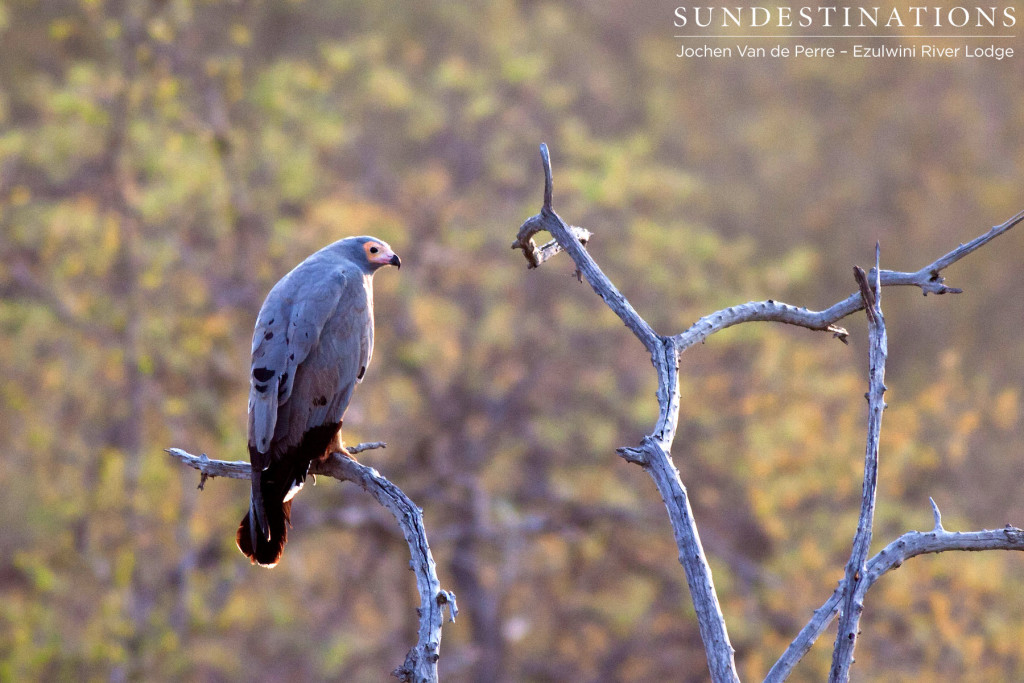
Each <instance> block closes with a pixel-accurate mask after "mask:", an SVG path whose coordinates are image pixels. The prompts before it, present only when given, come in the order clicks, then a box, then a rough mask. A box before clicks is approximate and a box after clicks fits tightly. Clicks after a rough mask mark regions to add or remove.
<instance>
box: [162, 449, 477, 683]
mask: <svg viewBox="0 0 1024 683" xmlns="http://www.w3.org/2000/svg"><path fill="white" fill-rule="evenodd" d="M383 446H384V444H383V443H382V442H373V443H365V444H359V445H358V446H350V447H348V448H347V450H348V451H349V453H352V454H354V453H358V452H361V451H364V450H369V449H371V448H382V447H383ZM167 452H168V453H170V454H171V455H172V456H174V457H175V458H177V459H178V460H180V461H182V462H183V463H185V464H186V465H188V466H189V467H193V468H195V469H197V470H199V472H200V473H201V475H202V478H201V480H200V484H199V485H200V488H202V486H203V485H204V484H205V483H206V480H207V478H209V477H229V478H232V479H244V480H246V481H249V480H250V477H251V471H252V470H251V467H250V465H249V463H247V462H244V461H233V462H228V461H224V460H211V459H210V458H208V457H206V455H205V454H203V455H198V456H197V455H192V454H191V453H187V452H186V451H183V450H181V449H180V448H168V449H167ZM309 471H310V473H312V474H321V475H324V476H327V477H333V478H334V479H338V480H339V481H351V482H353V483H356V484H359V486H361V487H362V488H363V490H364V491H366V492H368V493H369V494H370V495H372V496H373V497H374V498H375V499H376V500H377V502H378V503H380V504H381V505H382V506H383V507H385V508H387V510H388V511H389V512H390V513H391V514H392V515H393V516H394V517H395V520H396V521H397V522H398V525H399V526H400V527H401V529H402V535H403V536H404V537H405V541H406V543H408V545H409V553H410V555H411V558H412V559H411V561H410V563H409V564H410V567H411V568H412V570H413V572H415V574H416V588H417V590H418V591H419V594H420V607H419V609H418V610H417V611H418V612H419V623H420V626H419V633H418V636H419V637H418V640H417V643H416V645H415V646H414V647H413V648H412V649H411V650H409V654H407V655H406V657H405V662H404V663H403V664H402V665H401V666H399V667H398V668H396V669H395V670H394V671H392V672H391V673H392V675H393V676H395V677H396V678H398V679H399V680H402V681H408V682H410V683H413V682H414V683H423V682H427V681H437V660H438V658H439V654H438V653H439V650H440V647H441V625H442V624H443V623H444V621H445V615H444V611H445V607H446V606H447V608H448V615H449V621H455V617H456V615H457V614H458V613H459V609H458V606H457V605H456V604H455V594H454V593H451V592H449V591H446V590H442V589H441V583H440V581H438V578H437V569H436V567H435V565H434V558H433V556H432V555H431V553H430V546H429V545H428V544H427V534H426V531H425V530H424V528H423V512H422V510H420V509H419V507H417V506H416V504H415V503H413V502H412V501H411V500H410V499H409V497H408V496H406V495H405V493H403V492H402V490H401V489H400V488H398V487H397V486H395V485H394V484H392V483H391V482H390V481H388V480H387V478H385V477H383V476H381V475H380V473H379V472H377V470H375V469H373V468H372V467H367V466H366V465H363V464H361V463H359V462H357V461H355V460H353V459H352V458H349V457H346V456H344V455H342V454H341V453H331V454H330V455H329V456H328V457H327V458H326V459H325V460H321V461H317V460H314V461H313V463H312V465H311V466H310V468H309Z"/></svg>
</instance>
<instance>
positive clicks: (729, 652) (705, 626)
mask: <svg viewBox="0 0 1024 683" xmlns="http://www.w3.org/2000/svg"><path fill="white" fill-rule="evenodd" d="M541 161H542V163H543V168H544V203H543V205H542V207H541V211H540V213H539V214H537V215H536V216H533V217H531V218H530V219H528V220H527V221H526V222H524V223H523V225H522V226H521V227H520V229H519V233H518V235H517V239H516V241H515V242H514V243H513V245H512V247H513V248H517V249H522V250H523V253H524V255H525V256H526V259H527V261H528V263H529V267H531V268H535V267H537V266H539V265H540V264H541V263H543V262H544V261H546V260H547V259H549V258H551V257H552V256H554V255H555V254H557V253H558V251H559V248H561V249H564V250H565V251H566V252H567V253H568V254H569V256H570V257H571V258H572V260H573V262H574V263H575V264H576V269H577V274H578V275H579V276H581V277H586V279H587V282H588V283H589V284H590V286H591V287H592V288H593V290H594V291H595V292H596V293H597V294H598V295H599V296H600V297H601V298H602V299H603V300H604V301H605V303H606V304H607V305H608V307H609V308H611V309H612V311H613V312H614V313H615V314H616V315H618V316H619V318H620V319H621V320H622V321H623V322H624V323H625V325H626V327H628V328H629V329H630V330H631V331H632V332H633V334H634V335H636V337H637V339H639V340H640V341H641V343H643V345H644V346H645V347H646V348H647V350H648V351H649V352H650V354H651V362H652V364H653V365H654V369H655V372H656V373H657V376H658V394H657V395H658V405H659V415H658V421H657V423H656V425H655V428H654V430H653V432H652V433H651V434H650V435H649V436H646V437H644V439H643V440H642V441H641V443H640V445H639V446H637V447H627V448H620V449H618V451H619V454H620V455H622V456H623V457H624V458H625V459H626V460H627V461H629V462H632V463H635V464H638V465H640V466H641V467H643V468H644V469H645V470H646V471H647V472H648V473H649V474H650V475H651V477H652V478H653V479H654V481H655V484H656V486H657V487H658V491H659V492H660V493H661V496H662V499H663V500H664V502H665V506H666V508H667V510H668V514H669V519H670V521H671V523H672V528H673V532H674V534H675V538H676V545H677V547H678V549H679V561H680V563H682V565H683V567H684V569H685V571H686V579H687V583H688V584H689V586H690V594H691V597H692V599H693V601H694V607H695V611H696V614H697V622H698V626H699V628H700V633H701V637H702V639H703V642H704V648H705V652H706V654H707V660H708V667H709V669H710V672H711V677H712V679H713V680H714V681H716V682H717V681H732V680H738V677H737V675H736V663H735V660H734V656H733V649H732V646H731V644H730V642H729V636H728V632H727V630H726V625H725V619H724V617H723V616H722V611H721V607H720V606H719V603H718V597H717V594H716V592H715V589H714V583H713V581H712V577H711V569H710V567H709V565H708V562H707V558H706V557H705V555H704V550H703V548H702V546H701V542H700V537H699V535H698V533H697V526H696V523H695V522H694V519H693V513H692V510H691V509H690V504H689V499H688V496H687V492H686V488H685V486H683V483H682V481H681V480H680V478H679V472H678V470H677V469H676V467H675V465H674V464H673V462H672V458H671V455H670V453H671V448H672V443H673V440H674V438H675V431H676V426H677V424H678V420H679V405H680V394H679V378H678V361H679V355H680V354H681V353H682V352H683V351H685V350H686V349H688V348H689V347H691V346H693V345H694V344H696V343H698V342H703V341H704V340H705V339H707V337H709V336H710V335H712V334H714V333H715V332H718V331H720V330H723V329H725V328H727V327H731V326H732V325H737V324H739V323H744V322H755V321H771V322H781V323H787V324H791V325H798V326H801V327H806V328H809V329H812V330H823V331H825V330H827V331H830V332H832V333H833V335H834V336H836V337H838V338H839V339H840V340H841V341H844V342H845V341H846V338H847V335H848V333H847V331H846V330H845V329H843V328H842V327H839V326H837V325H836V322H838V321H839V320H841V319H842V318H845V317H846V316H848V315H850V314H851V313H854V312H856V311H859V310H861V309H863V308H867V310H868V318H869V322H870V327H871V338H872V344H871V352H870V358H871V378H870V381H869V394H868V398H869V408H870V413H871V416H870V417H869V429H868V445H867V448H866V456H865V457H866V473H865V485H864V494H863V501H864V504H863V506H862V514H861V524H860V526H861V527H863V528H864V529H865V530H866V531H858V534H857V536H856V537H855V543H854V551H853V553H851V560H850V564H849V571H848V577H847V579H846V580H844V581H843V582H842V583H841V584H840V587H839V588H837V589H836V593H835V594H834V595H833V597H832V598H831V599H830V600H829V602H827V603H826V604H825V606H823V607H822V608H821V609H819V610H818V611H817V612H815V616H814V618H813V619H812V620H811V622H810V623H809V624H808V625H807V626H806V627H805V628H804V630H803V631H801V633H800V636H799V637H798V638H797V639H796V640H795V641H794V642H793V644H792V645H790V647H789V648H788V649H787V650H786V652H785V653H784V654H783V656H782V658H781V659H780V660H779V662H778V663H776V665H775V666H774V667H773V668H772V671H771V673H770V674H769V677H768V679H769V680H772V681H781V680H784V679H785V678H786V676H788V675H789V673H790V672H791V671H792V668H793V666H795V665H796V663H797V662H798V661H799V660H800V658H801V657H803V655H804V654H805V653H806V652H807V650H808V649H809V648H810V647H811V645H812V644H813V643H814V642H815V640H816V639H817V638H818V636H819V635H821V633H822V632H823V631H824V629H825V627H826V626H827V625H828V623H829V622H830V621H831V620H832V619H833V618H834V617H835V614H836V613H837V612H838V611H839V604H840V602H841V600H842V599H843V598H844V596H845V597H847V598H848V602H847V606H846V615H847V617H846V618H845V619H844V623H843V625H842V626H841V627H840V633H841V634H845V636H841V637H842V638H844V639H845V640H847V641H848V642H847V643H846V644H845V645H844V646H843V648H842V652H840V648H838V647H837V649H836V652H835V655H836V660H835V661H836V662H837V663H838V669H837V671H838V673H835V672H834V677H835V678H837V679H841V680H845V677H846V676H847V675H848V671H849V664H850V663H851V662H852V656H853V644H854V642H853V641H854V638H851V637H849V636H850V635H851V634H854V635H855V634H856V629H857V627H858V620H857V618H858V617H859V614H860V610H861V609H863V599H864V594H865V593H866V592H867V590H868V589H869V588H870V587H871V585H873V583H874V582H875V581H876V580H877V579H878V577H879V576H881V574H883V573H885V572H886V571H889V570H890V569H893V568H895V567H897V566H899V564H900V563H902V562H903V560H905V559H907V558H909V557H913V556H915V555H919V554H922V553H931V552H942V551H945V550H987V549H995V548H1001V549H1013V550H1020V549H1022V548H1024V532H1022V531H1021V530H1020V529H1016V528H1013V527H1007V528H1006V529H1004V530H1001V531H998V532H990V531H981V532H972V533H963V534H961V533H957V534H951V533H949V532H947V531H945V530H944V529H942V527H941V524H940V523H939V521H938V520H939V517H938V508H935V512H936V529H935V530H933V531H932V532H929V533H927V534H919V533H918V532H911V533H909V534H904V535H903V536H901V537H900V538H899V539H897V540H896V541H894V542H893V543H892V544H890V545H889V546H888V547H887V548H886V549H885V550H883V551H882V552H881V553H879V554H878V555H877V556H876V557H874V558H872V559H871V560H870V561H867V560H866V557H867V550H868V547H869V545H870V540H871V534H870V529H871V517H872V511H873V508H874V498H875V486H876V483H877V465H878V459H877V458H878V436H879V433H880V429H881V414H882V410H883V408H884V405H885V404H884V401H883V398H882V395H883V392H884V390H885V385H884V366H885V355H886V339H885V327H884V319H883V318H882V313H881V307H880V300H881V287H882V286H891V285H914V286H917V287H920V288H921V290H922V292H923V293H924V294H925V295H927V294H946V293H959V292H960V291H961V290H959V289H957V288H954V287H949V286H947V285H946V284H945V281H944V279H943V277H942V275H941V272H942V271H943V270H944V269H945V268H947V267H949V266H950V265H952V264H953V263H956V262H957V261H958V260H960V259H961V258H963V257H964V256H967V255H968V254H970V253H972V252H974V251H975V250H977V249H978V248H979V247H981V246H983V245H984V244H987V243H988V242H990V241H991V240H993V239H995V238H996V237H998V236H999V235H1002V234H1004V233H1006V232H1008V231H1009V230H1010V229H1011V228H1013V227H1014V226H1016V225H1017V224H1018V223H1020V222H1021V221H1024V211H1022V212H1021V213H1018V214H1017V215H1016V216H1014V217H1013V218H1011V219H1009V220H1008V221H1006V222H1005V223H1003V224H1001V225H997V226H995V227H993V228H992V229H991V230H989V231H988V232H986V233H985V234H983V235H981V236H979V237H977V238H975V239H974V240H971V241H970V242H968V243H967V244H962V245H960V246H959V247H957V248H956V249H954V250H952V251H950V252H949V253H948V254H945V255H944V256H942V257H940V258H938V259H936V260H935V261H933V262H932V263H930V264H928V265H926V266H924V267H923V268H921V269H920V270H918V271H915V272H912V273H905V272H895V271H887V270H881V269H880V268H879V265H878V250H877V247H876V262H875V267H874V268H873V269H872V270H871V272H870V273H864V271H862V270H860V269H858V273H857V275H858V284H859V290H860V291H858V292H855V293H854V294H852V295H850V296H849V297H847V298H846V299H843V300H842V301H839V302H837V303H835V304H833V305H832V306H830V307H828V308H826V309H824V310H822V311H810V310H808V309H806V308H798V307H796V306H791V305H789V304H785V303H780V302H776V301H773V300H768V301H755V302H750V303H746V304H741V305H737V306H732V307H729V308H726V309H723V310H721V311H717V312H715V313H712V314H710V315H707V316H704V317H703V318H701V319H700V320H698V321H697V322H696V323H694V324H693V325H692V326H691V327H690V328H689V329H687V330H685V331H683V332H681V333H679V334H676V335H674V336H662V335H659V334H658V333H656V332H655V331H654V330H653V329H652V328H651V326H650V325H649V324H648V323H647V321H646V320H644V318H643V317H641V316H640V314H639V313H637V311H636V310H635V309H634V308H633V306H632V305H631V304H630V303H629V301H628V300H627V299H626V298H625V297H624V296H623V295H622V293H621V292H619V290H618V289H617V288H616V287H615V286H614V285H613V284H612V282H611V281H610V280H609V279H608V277H607V276H606V275H605V274H604V273H603V272H602V271H601V269H600V268H599V267H598V266H597V264H596V263H595V262H594V260H593V259H592V258H591V256H590V254H589V253H587V251H586V249H585V247H586V245H587V242H588V241H589V239H590V237H591V233H590V232H589V231H587V230H584V229H582V228H575V227H570V226H568V225H567V224H566V223H565V222H564V221H562V219H561V218H560V217H559V216H558V215H557V214H556V213H555V211H554V209H553V208H552V200H553V194H554V192H553V180H552V172H551V160H550V156H549V153H548V148H547V145H543V144H542V145H541ZM542 230H546V231H548V232H549V233H551V235H552V236H553V237H554V243H549V244H548V245H545V246H544V247H542V248H538V247H536V245H535V244H534V242H533V236H534V235H536V234H537V233H538V232H540V231H542ZM851 584H856V585H851ZM848 585H849V586H850V587H849V589H847V586H848ZM858 606H859V608H858ZM855 612H856V614H854V613H855ZM844 672H845V673H844Z"/></svg>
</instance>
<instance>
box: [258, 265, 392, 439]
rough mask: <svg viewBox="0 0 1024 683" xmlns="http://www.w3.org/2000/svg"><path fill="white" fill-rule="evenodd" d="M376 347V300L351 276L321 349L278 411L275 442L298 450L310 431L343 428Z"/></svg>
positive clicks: (297, 374) (326, 328) (302, 369)
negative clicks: (298, 446)
mask: <svg viewBox="0 0 1024 683" xmlns="http://www.w3.org/2000/svg"><path fill="white" fill-rule="evenodd" d="M372 346H373V311H372V299H371V298H370V294H369V292H368V291H367V289H366V287H365V284H364V282H363V278H362V277H361V276H359V275H357V274H353V275H352V276H347V277H345V278H344V281H343V283H342V286H341V289H340V293H339V297H338V301H337V304H336V306H335V309H334V312H333V314H332V315H331V316H330V317H329V318H328V319H327V321H326V322H325V324H324V325H323V328H322V332H321V334H320V337H319V343H318V344H317V345H316V346H315V347H314V348H313V349H312V350H311V352H310V353H309V354H308V356H307V357H306V359H305V361H304V362H303V363H302V364H301V365H300V366H299V367H298V368H297V369H296V371H295V378H294V382H295V384H294V387H293V391H292V393H291V399H290V400H289V401H288V402H287V403H285V404H283V405H282V406H281V408H280V410H279V416H278V420H279V424H278V428H277V432H276V434H275V438H277V439H279V440H280V441H281V442H282V444H285V445H288V444H295V443H298V441H299V440H300V439H301V437H302V435H303V434H304V433H305V432H306V431H307V430H309V429H311V428H314V427H320V426H322V425H333V424H337V423H339V422H341V419H342V417H344V415H345V410H346V409H347V408H348V404H349V401H350V400H351V398H352V392H353V390H354V389H355V385H356V383H357V382H359V380H360V379H361V378H362V376H363V373H364V372H365V370H366V365H367V364H368V363H369V360H370V353H371V350H372Z"/></svg>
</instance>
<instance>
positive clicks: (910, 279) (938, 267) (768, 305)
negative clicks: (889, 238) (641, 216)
mask: <svg viewBox="0 0 1024 683" xmlns="http://www.w3.org/2000/svg"><path fill="white" fill-rule="evenodd" d="M1021 221H1024V211H1021V212H1020V213H1018V214H1017V215H1016V216H1014V217H1012V218H1010V219H1009V220H1008V221H1006V222H1005V223H1001V224H999V225H997V226H995V227H993V228H991V229H990V230H988V231H987V232H986V233H984V234H982V235H979V236H978V237H976V238H974V239H973V240H971V241H970V242H968V243H967V244H961V245H960V246H958V247H957V248H956V249H954V250H952V251H950V252H949V253H948V254H945V255H943V256H941V257H939V258H937V259H936V260H934V261H932V262H931V263H929V264H928V265H926V266H925V267H924V268H921V269H920V270H918V271H915V272H913V273H905V272H898V271H892V270H882V271H881V273H882V277H881V284H882V286H883V287H889V286H896V285H914V286H916V287H920V288H921V291H922V292H923V293H924V294H925V295H928V294H959V293H961V292H962V291H963V290H961V289H958V288H956V287H949V286H947V285H946V284H945V278H943V277H942V276H941V275H940V273H941V272H942V271H943V270H945V269H946V268H948V267H949V266H951V265H953V264H954V263H956V262H957V261H959V260H960V259H962V258H963V257H965V256H967V255H968V254H970V253H971V252H973V251H975V250H976V249H978V248H979V247H981V246H983V245H985V244H987V243H988V242H991V241H992V240H993V239H995V238H996V237H998V236H1000V235H1002V234H1004V233H1006V232H1008V231H1009V230H1010V229H1011V228H1013V227H1014V226H1015V225H1017V224H1018V223H1020V222H1021ZM878 272H879V270H878V269H872V270H871V273H870V275H869V278H868V279H869V281H870V282H871V284H872V286H874V284H875V283H876V282H877V281H878V279H879V278H878V277H877V276H876V273H878ZM862 308H864V302H863V299H862V298H861V295H860V292H854V293H853V294H851V295H850V296H848V297H847V298H845V299H843V300H842V301H839V302H837V303H835V304H833V305H832V306H829V307H828V308H826V309H824V310H822V311H811V310H808V309H806V308H798V307H796V306H790V305H789V304H784V303H781V302H778V301H772V300H771V299H769V300H768V301H751V302H749V303H745V304H740V305H738V306H730V307H729V308H725V309H723V310H721V311H715V312H714V313H711V314H709V315H706V316H704V317H703V318H701V319H700V320H698V321H697V322H695V323H694V324H693V325H691V326H690V328H689V329H687V330H686V331H684V332H682V333H680V334H678V335H676V336H675V339H676V342H677V343H678V345H679V350H680V351H685V350H686V349H687V348H689V347H691V346H693V345H694V344H697V343H699V342H703V341H704V340H705V339H707V338H708V337H709V336H711V335H712V334H714V333H715V332H718V331H720V330H724V329H725V328H727V327H732V326H733V325H738V324H740V323H746V322H766V321H768V322H780V323H786V324H789V325H798V326H800V327H806V328H808V329H811V330H827V331H829V332H832V333H833V334H834V335H835V336H836V337H838V338H839V339H840V340H841V341H843V342H845V341H846V337H847V332H846V330H845V329H843V328H842V327H838V326H837V325H835V323H836V322H837V321H839V320H842V319H843V318H845V317H846V316H848V315H851V314H852V313H856V312H857V311H859V310H861V309H862Z"/></svg>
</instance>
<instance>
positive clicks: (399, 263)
mask: <svg viewBox="0 0 1024 683" xmlns="http://www.w3.org/2000/svg"><path fill="white" fill-rule="evenodd" d="M388 263H390V264H391V265H393V266H396V267H397V268H401V267H402V259H400V258H398V254H392V255H391V260H390V261H388Z"/></svg>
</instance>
